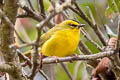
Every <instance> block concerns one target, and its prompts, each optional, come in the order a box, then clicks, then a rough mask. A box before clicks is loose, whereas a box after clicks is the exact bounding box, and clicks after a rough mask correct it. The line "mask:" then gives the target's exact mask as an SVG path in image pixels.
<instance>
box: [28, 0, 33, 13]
mask: <svg viewBox="0 0 120 80" xmlns="http://www.w3.org/2000/svg"><path fill="white" fill-rule="evenodd" d="M28 3H29V5H30V8H31V9H32V10H33V11H35V10H34V8H33V6H32V3H31V0H28Z"/></svg>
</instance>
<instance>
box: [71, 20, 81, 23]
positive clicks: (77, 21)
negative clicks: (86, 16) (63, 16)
mask: <svg viewBox="0 0 120 80" xmlns="http://www.w3.org/2000/svg"><path fill="white" fill-rule="evenodd" d="M69 20H73V21H75V22H77V23H80V22H79V21H78V20H76V19H69Z"/></svg>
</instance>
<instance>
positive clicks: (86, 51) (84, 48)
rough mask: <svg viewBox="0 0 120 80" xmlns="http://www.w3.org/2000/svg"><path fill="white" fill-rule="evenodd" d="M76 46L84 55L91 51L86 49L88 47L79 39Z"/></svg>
mask: <svg viewBox="0 0 120 80" xmlns="http://www.w3.org/2000/svg"><path fill="white" fill-rule="evenodd" d="M78 48H79V49H80V50H81V51H82V52H83V53H84V54H85V55H86V54H87V55H89V54H92V52H91V51H90V50H89V49H88V47H87V46H86V45H85V44H84V42H83V41H82V40H81V41H80V42H79V45H78Z"/></svg>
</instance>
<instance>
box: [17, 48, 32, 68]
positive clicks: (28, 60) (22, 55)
mask: <svg viewBox="0 0 120 80" xmlns="http://www.w3.org/2000/svg"><path fill="white" fill-rule="evenodd" d="M17 53H18V56H19V57H20V58H22V59H23V60H24V61H27V64H28V65H29V66H30V67H31V66H32V63H31V61H30V59H29V58H28V57H26V56H25V55H24V54H23V53H22V52H21V51H20V50H17Z"/></svg>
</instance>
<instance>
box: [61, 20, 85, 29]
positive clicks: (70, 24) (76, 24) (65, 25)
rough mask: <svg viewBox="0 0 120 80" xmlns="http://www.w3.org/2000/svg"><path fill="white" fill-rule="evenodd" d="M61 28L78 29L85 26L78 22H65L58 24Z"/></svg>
mask: <svg viewBox="0 0 120 80" xmlns="http://www.w3.org/2000/svg"><path fill="white" fill-rule="evenodd" d="M59 25H60V26H61V27H63V28H71V29H74V28H78V29H79V28H80V27H84V26H85V24H80V23H79V22H78V21H75V20H65V21H63V22H62V23H60V24H59Z"/></svg>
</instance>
